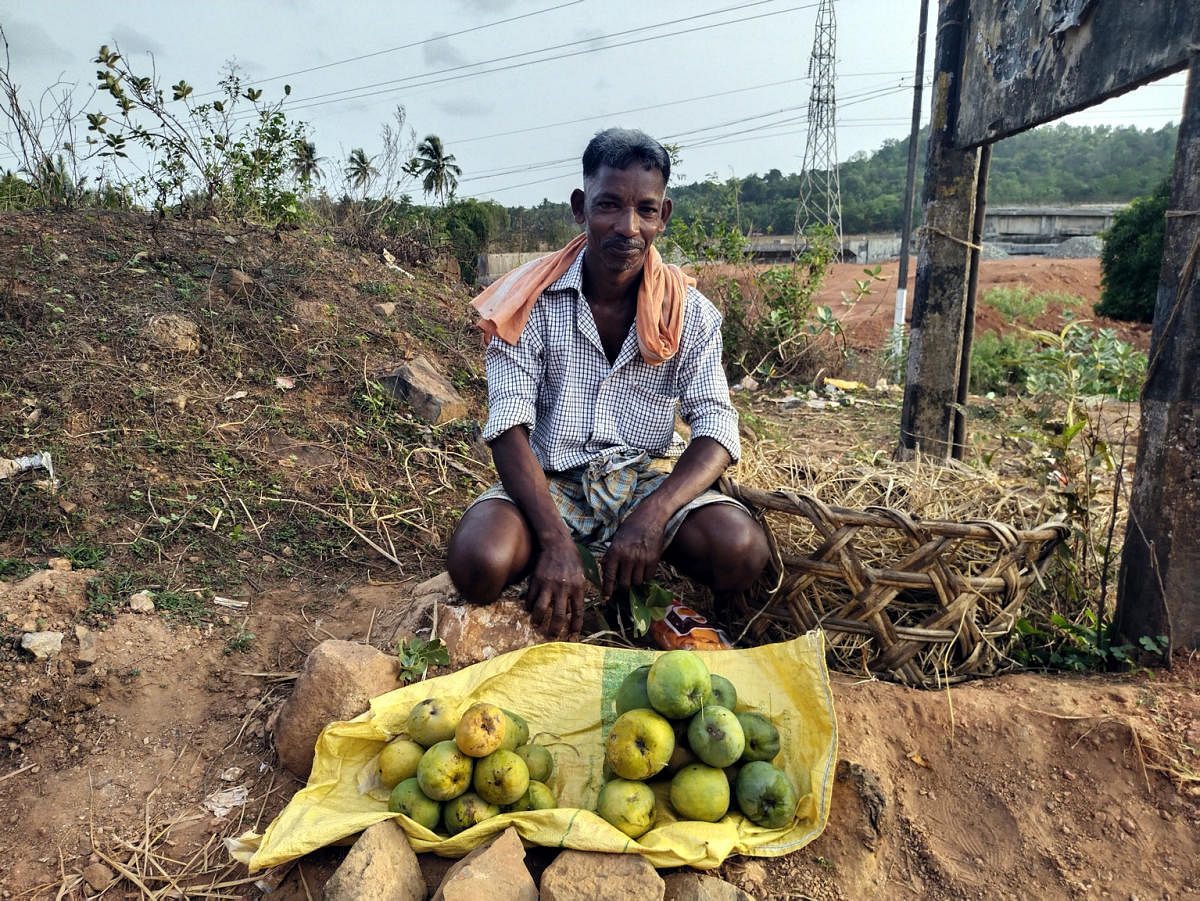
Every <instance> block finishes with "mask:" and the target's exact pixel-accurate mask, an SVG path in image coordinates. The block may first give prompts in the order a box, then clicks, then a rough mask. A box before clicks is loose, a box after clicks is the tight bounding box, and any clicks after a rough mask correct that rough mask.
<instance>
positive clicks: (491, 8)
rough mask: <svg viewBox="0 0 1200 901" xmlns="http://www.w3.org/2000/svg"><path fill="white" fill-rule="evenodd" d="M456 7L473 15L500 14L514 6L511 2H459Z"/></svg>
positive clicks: (499, 0)
mask: <svg viewBox="0 0 1200 901" xmlns="http://www.w3.org/2000/svg"><path fill="white" fill-rule="evenodd" d="M458 5H459V6H461V7H462V8H463V9H465V10H467V11H468V12H473V13H501V12H504V11H505V10H508V9H512V7H513V5H514V4H513V0H459V4H458Z"/></svg>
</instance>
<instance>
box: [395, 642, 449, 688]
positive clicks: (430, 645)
mask: <svg viewBox="0 0 1200 901" xmlns="http://www.w3.org/2000/svg"><path fill="white" fill-rule="evenodd" d="M396 656H397V657H398V658H399V660H400V675H399V676H398V677H397V678H398V679H399V680H400V681H401V682H403V683H405V684H407V683H409V682H416V681H417V680H418V679H424V678H425V673H427V672H428V671H429V667H431V666H449V665H450V651H449V650H447V648H446V646H445V645H444V644H443V643H442V640H441V639H440V638H434V639H430V640H428V641H427V640H425V639H424V638H418V637H415V636H414V637H413V638H410V639H408V640H407V641H401V642H400V643H399V644H398V645H396Z"/></svg>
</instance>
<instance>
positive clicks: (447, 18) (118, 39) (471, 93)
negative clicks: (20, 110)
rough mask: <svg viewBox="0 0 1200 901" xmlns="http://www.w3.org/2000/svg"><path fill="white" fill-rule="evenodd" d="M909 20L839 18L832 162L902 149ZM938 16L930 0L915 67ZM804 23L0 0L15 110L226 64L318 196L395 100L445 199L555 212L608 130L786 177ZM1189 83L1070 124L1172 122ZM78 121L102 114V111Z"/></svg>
mask: <svg viewBox="0 0 1200 901" xmlns="http://www.w3.org/2000/svg"><path fill="white" fill-rule="evenodd" d="M918 10H919V4H918V2H917V0H840V2H838V3H837V4H836V16H837V63H836V68H837V81H836V91H837V98H838V113H837V117H838V127H837V148H838V158H839V160H843V161H844V160H845V159H846V158H848V157H849V156H851V155H852V154H854V153H856V152H860V151H867V152H870V151H871V150H874V149H877V148H878V147H879V146H880V144H881V143H882V142H883V141H884V140H886V139H888V138H902V137H904V136H905V135H906V134H907V131H908V126H909V119H910V116H911V105H912V85H913V76H914V66H915V59H916V46H917V25H918ZM936 14H937V2H936V0H930V19H931V22H930V32H931V36H930V40H929V45H928V48H927V60H928V61H929V62H930V63H931V62H932V58H933V50H934V47H933V38H932V33H933V31H934V28H933V25H934V21H935V20H936ZM816 16H817V3H816V2H815V0H748V2H733V0H650V2H648V0H424V2H415V0H397V2H391V3H388V2H382V0H373V2H368V0H363V2H341V3H334V2H324V3H322V2H318V0H258V2H244V0H206V2H203V3H200V2H185V0H174V2H163V0H120V2H117V0H112V2H107V3H106V2H97V0H89V2H68V0H0V24H2V25H3V27H4V30H5V32H6V34H7V37H8V42H9V51H10V54H11V65H10V72H11V75H12V78H13V80H14V81H15V82H16V83H17V84H18V85H20V86H21V89H22V92H23V94H24V95H25V96H26V97H27V98H33V97H36V96H37V95H38V94H40V93H41V91H42V89H44V88H46V87H47V86H49V85H50V84H52V83H54V82H55V81H58V80H64V81H66V82H68V83H76V84H78V85H79V97H80V98H81V101H83V100H86V99H87V97H88V96H89V95H90V94H91V89H92V85H93V83H94V77H95V76H94V73H95V70H96V68H97V67H96V65H95V64H94V63H93V62H92V61H91V60H92V59H93V58H94V57H95V55H96V50H97V48H98V47H99V46H100V45H101V44H104V43H107V44H109V45H114V44H115V45H117V46H119V47H120V50H121V52H122V53H123V54H124V55H125V56H126V57H127V58H128V59H129V60H131V61H132V63H133V64H134V66H135V67H136V68H137V69H138V70H139V71H144V72H149V70H150V65H151V61H153V65H154V66H155V67H156V69H157V72H158V73H159V76H160V78H161V81H162V83H163V85H164V87H165V86H168V85H170V84H172V83H174V82H175V81H177V80H178V79H180V78H185V79H187V81H188V82H189V83H191V84H192V85H194V86H195V87H196V94H197V95H201V94H203V93H204V92H205V91H209V90H211V89H213V88H214V87H215V86H216V83H217V81H218V79H219V78H220V75H221V70H222V68H223V67H224V66H225V64H226V63H227V62H228V61H235V62H236V64H237V66H238V67H239V68H240V69H241V71H242V73H243V75H244V78H245V80H246V81H247V82H250V83H255V84H257V85H258V86H259V87H261V88H263V89H264V92H265V93H264V98H275V97H280V96H282V92H283V85H284V84H285V83H286V84H290V85H291V87H292V92H291V96H290V98H289V103H288V109H289V110H290V111H291V114H292V115H293V116H295V117H297V118H300V119H303V120H304V121H306V122H308V123H310V125H311V129H312V133H311V137H312V139H313V140H314V141H315V143H316V145H317V149H318V152H319V154H320V155H321V156H322V157H324V158H326V160H327V162H326V163H325V164H324V165H325V168H326V170H327V171H328V172H329V175H330V178H329V180H330V181H331V182H332V183H336V174H337V172H338V171H339V170H340V169H341V168H342V166H344V162H343V161H344V160H345V157H346V155H347V154H348V153H349V152H350V150H351V149H353V148H356V147H363V148H364V149H365V150H366V152H367V153H368V154H374V153H376V152H377V150H378V148H379V145H380V139H379V132H380V128H381V126H382V124H383V123H384V122H386V121H388V120H390V119H391V117H392V111H393V110H394V109H395V107H396V105H397V104H403V106H404V107H405V109H406V111H407V117H408V124H409V125H410V126H411V127H412V128H413V129H414V130H415V132H416V136H417V138H418V139H420V138H421V137H423V136H424V135H426V134H429V133H433V134H437V135H439V136H440V137H441V138H442V141H443V143H444V145H445V148H446V150H447V151H448V152H450V153H453V154H454V155H455V156H456V158H457V162H458V164H459V165H460V166H461V167H462V170H463V175H462V178H461V180H460V185H459V194H460V196H474V197H479V198H490V199H494V200H497V201H499V202H501V203H504V204H506V205H515V204H525V205H529V204H536V203H538V202H540V201H541V200H542V198H545V197H548V198H550V199H552V200H555V201H557V200H565V199H566V198H567V196H568V195H569V193H570V191H571V189H572V188H574V187H575V186H576V185H577V183H578V181H579V175H578V168H579V166H578V158H579V155H580V153H581V152H582V150H583V146H584V145H585V144H586V143H587V140H588V139H589V138H590V137H591V135H592V134H593V133H594V132H595V131H597V130H598V129H600V128H603V127H607V126H609V125H623V126H628V127H635V128H641V129H643V130H645V131H647V132H649V133H650V134H651V135H653V136H654V137H656V138H658V139H660V140H662V141H668V142H674V143H678V144H679V145H680V147H681V156H682V163H681V165H680V167H679V172H680V176H681V177H682V179H683V180H684V181H685V182H689V181H695V180H699V179H702V178H705V177H706V176H708V175H710V174H714V175H716V176H717V177H719V178H721V179H725V178H728V177H730V176H732V175H737V176H744V175H749V174H752V173H760V174H761V173H765V172H767V171H768V170H770V169H773V168H778V169H780V170H782V171H783V172H785V173H788V172H795V171H797V170H799V168H800V166H801V162H802V160H803V155H804V146H805V138H806V133H807V125H806V111H807V106H808V98H809V90H810V88H811V81H810V79H809V56H810V52H811V49H812V44H813V32H814V26H815V24H816ZM1184 79H1185V76H1184V75H1183V74H1178V75H1174V76H1171V77H1170V78H1167V79H1164V80H1162V81H1160V82H1157V83H1155V84H1152V85H1148V86H1146V87H1144V88H1141V89H1139V90H1138V91H1135V92H1131V93H1129V94H1126V95H1124V96H1123V97H1120V98H1116V99H1115V100H1112V101H1109V102H1108V103H1107V104H1105V105H1103V106H1101V107H1095V108H1092V109H1090V110H1087V111H1084V112H1082V113H1078V114H1076V115H1074V116H1071V117H1069V119H1068V121H1070V122H1072V123H1073V124H1089V125H1096V124H1100V123H1111V124H1114V125H1116V124H1123V125H1136V126H1137V127H1139V128H1158V127H1160V126H1162V125H1164V124H1166V123H1167V122H1178V121H1179V119H1180V112H1181V106H1182V102H1183V86H1184ZM930 95H931V92H930V91H929V90H926V91H925V104H924V105H925V113H924V115H923V121H928V109H929V101H930ZM106 101H107V102H106ZM86 108H87V109H89V110H103V111H105V112H107V113H110V114H111V113H113V112H114V110H113V107H112V103H111V99H110V98H108V97H107V96H105V97H99V96H97V97H95V98H93V99H92V100H91V102H90V103H88V104H86ZM13 164H14V161H13V159H12V157H11V155H9V154H7V153H5V152H3V151H0V167H9V166H12V165H13ZM674 180H675V179H673V181H674ZM413 193H414V194H416V195H417V196H418V198H419V193H420V192H419V190H415V191H414V192H413Z"/></svg>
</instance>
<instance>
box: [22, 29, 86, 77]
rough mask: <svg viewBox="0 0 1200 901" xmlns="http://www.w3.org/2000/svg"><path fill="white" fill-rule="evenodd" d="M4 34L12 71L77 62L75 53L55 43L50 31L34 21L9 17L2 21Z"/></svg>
mask: <svg viewBox="0 0 1200 901" xmlns="http://www.w3.org/2000/svg"><path fill="white" fill-rule="evenodd" d="M4 34H5V37H7V38H8V54H9V59H10V60H11V62H12V68H13V70H14V71H21V70H26V71H28V70H29V69H31V68H32V67H33V66H34V65H37V66H39V67H43V68H46V67H49V68H61V67H68V66H72V65H74V64H75V63H78V62H79V59H78V58H77V57H76V56H75V54H73V53H70V52H69V51H68V50H67V49H66V48H65V47H63V46H61V45H60V44H56V43H55V42H54V39H53V38H52V37H50V33H49V32H48V31H46V29H44V28H42V26H41V25H38V24H37V23H36V22H27V21H25V20H23V19H11V20H9V21H7V22H5V23H4ZM97 46H99V45H97ZM92 55H93V56H94V55H95V54H94V53H93V54H92Z"/></svg>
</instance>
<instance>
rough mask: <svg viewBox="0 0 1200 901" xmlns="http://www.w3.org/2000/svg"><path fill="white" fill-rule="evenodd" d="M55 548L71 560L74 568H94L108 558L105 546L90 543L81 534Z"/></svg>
mask: <svg viewBox="0 0 1200 901" xmlns="http://www.w3.org/2000/svg"><path fill="white" fill-rule="evenodd" d="M57 550H58V553H60V554H62V556H64V557H66V558H67V559H68V560H70V561H71V566H73V567H74V568H75V569H96V568H97V567H98V566H100V565H101V564H102V563H104V561H105V560H106V559H107V558H108V550H107V548H103V547H100V546H98V545H95V544H92V543H91V542H90V541H88V539H87V538H85V537H83V536H80V537H79V538H76V539H75V541H74V542H72V543H71V544H69V545H66V546H63V547H59V548H58V549H57Z"/></svg>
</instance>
